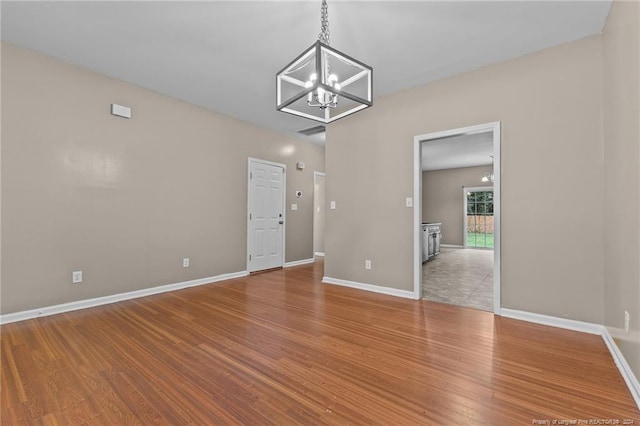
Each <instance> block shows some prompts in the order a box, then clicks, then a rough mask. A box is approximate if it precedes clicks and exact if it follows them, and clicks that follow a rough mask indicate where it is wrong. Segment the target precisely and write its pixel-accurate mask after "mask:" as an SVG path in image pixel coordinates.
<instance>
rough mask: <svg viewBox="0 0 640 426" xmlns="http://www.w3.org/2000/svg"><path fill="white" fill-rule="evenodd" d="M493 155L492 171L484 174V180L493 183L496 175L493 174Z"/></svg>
mask: <svg viewBox="0 0 640 426" xmlns="http://www.w3.org/2000/svg"><path fill="white" fill-rule="evenodd" d="M490 157H491V172H487V173H485V174H484V176H482V182H491V183H493V180H494V178H495V177H494V176H493V155H491V156H490Z"/></svg>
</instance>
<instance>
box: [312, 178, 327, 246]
mask: <svg viewBox="0 0 640 426" xmlns="http://www.w3.org/2000/svg"><path fill="white" fill-rule="evenodd" d="M318 176H322V177H324V178H326V177H327V175H326V174H325V173H324V172H316V171H314V172H313V224H312V226H313V232H312V238H313V240H312V241H313V242H312V245H313V256H314V257H315V256H322V257H324V251H323V252H322V254H320V252H316V247H315V244H316V207H317V206H316V203H315V200H316V182H317V178H318ZM326 184H327V182H326V179H325V188H324V192H325V195H326V192H327V188H326ZM322 207H324V206H322ZM326 214H327V213H326V212H325V218H326ZM322 250H324V248H323V249H322Z"/></svg>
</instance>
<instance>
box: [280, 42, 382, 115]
mask: <svg viewBox="0 0 640 426" xmlns="http://www.w3.org/2000/svg"><path fill="white" fill-rule="evenodd" d="M314 96H316V98H315V99H317V97H320V96H322V97H326V96H328V97H329V99H330V100H332V101H331V102H329V103H328V104H327V105H324V106H318V105H312V98H313V97H314ZM276 103H277V106H276V109H277V110H278V111H282V112H286V113H289V114H293V115H297V116H300V117H305V118H309V119H311V120H315V121H319V122H321V123H325V124H328V123H331V122H333V121H336V120H338V119H340V118H343V117H346V116H348V115H350V114H353V113H355V112H358V111H361V110H363V109H365V108H368V107H370V106H373V68H372V67H370V66H369V65H367V64H365V63H363V62H360V61H358V60H357V59H354V58H352V57H350V56H348V55H346V54H344V53H342V52H340V51H339V50H337V49H334V48H332V47H330V46H329V45H327V44H324V43H322V42H321V41H316V42H315V43H314V44H313V45H311V46H310V47H309V48H308V49H306V50H305V51H304V52H303V53H302V54H300V55H299V56H298V57H297V58H296V59H294V60H293V61H291V63H289V65H287V66H286V67H285V68H283V69H282V70H281V71H280V72H278V73H277V74H276Z"/></svg>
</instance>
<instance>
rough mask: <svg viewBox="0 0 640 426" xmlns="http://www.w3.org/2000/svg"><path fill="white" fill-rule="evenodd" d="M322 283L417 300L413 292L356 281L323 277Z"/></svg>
mask: <svg viewBox="0 0 640 426" xmlns="http://www.w3.org/2000/svg"><path fill="white" fill-rule="evenodd" d="M322 282H323V283H325V284H335V285H341V286H343V287H351V288H357V289H358V290H365V291H371V292H374V293H382V294H387V295H389V296H395V297H403V298H405V299H417V298H416V296H415V294H414V293H413V291H407V290H398V289H397V288H391V287H382V286H379V285H373V284H366V283H359V282H356V281H348V280H341V279H339V278H331V277H322Z"/></svg>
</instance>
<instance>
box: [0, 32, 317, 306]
mask: <svg viewBox="0 0 640 426" xmlns="http://www.w3.org/2000/svg"><path fill="white" fill-rule="evenodd" d="M111 103H120V104H124V105H128V106H131V107H132V108H133V118H132V119H130V120H125V119H121V118H116V117H113V116H111V115H110V114H109V105H110V104H111ZM2 106H3V108H2V113H3V116H2V230H3V234H2V255H3V259H2V262H3V263H2V313H3V314H7V313H11V312H16V311H20V310H25V309H30V308H37V307H43V306H49V305H54V304H59V303H64V302H70V301H75V300H81V299H87V298H92V297H98V296H105V295H110V294H115V293H122V292H127V291H132V290H137V289H142V288H147V287H153V286H158V285H163V284H170V283H176V282H182V281H187V280H192V279H196V278H203V277H209V276H215V275H219V274H223V273H231V272H237V271H243V270H246V240H247V238H246V210H247V157H257V158H261V159H265V160H270V161H275V162H281V163H285V164H287V198H288V200H291V199H295V194H294V191H295V190H297V189H300V190H302V191H303V192H304V193H305V194H309V195H311V194H312V193H313V171H314V170H318V171H323V170H324V149H322V148H320V147H317V146H314V145H311V144H308V143H305V142H301V141H299V140H297V139H294V138H289V137H285V136H283V135H280V134H277V133H275V132H272V131H269V130H266V129H263V128H259V127H256V126H253V125H250V124H247V123H245V122H242V121H238V120H235V119H232V118H229V117H225V116H222V115H220V114H216V113H213V112H211V111H208V110H205V109H202V108H199V107H195V106H192V105H189V104H186V103H183V102H180V101H177V100H175V99H171V98H168V97H165V96H161V95H159V94H157V93H154V92H151V91H149V90H146V89H142V88H140V87H136V86H132V85H129V84H126V83H124V82H121V81H116V80H113V79H109V78H106V77H104V76H102V75H99V74H96V73H93V72H89V71H87V70H84V69H81V68H78V67H75V66H72V65H69V64H66V63H63V62H61V61H58V60H56V59H53V58H50V57H47V56H43V55H40V54H37V53H34V52H30V51H27V50H24V49H21V48H18V47H15V46H12V45H9V44H6V43H4V44H3V45H2ZM296 161H303V162H305V163H306V164H307V168H306V169H305V170H304V171H298V170H296V168H295V162H296ZM297 203H298V211H291V210H289V211H287V222H286V227H287V228H286V260H287V261H294V260H300V259H308V258H311V257H313V197H312V196H307V197H303V198H301V199H299V200H297ZM289 204H290V203H289ZM183 257H189V258H190V260H191V267H190V268H187V269H183V268H182V262H181V260H182V258H183ZM74 270H82V271H83V272H84V283H83V284H80V285H73V284H71V272H72V271H74Z"/></svg>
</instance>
